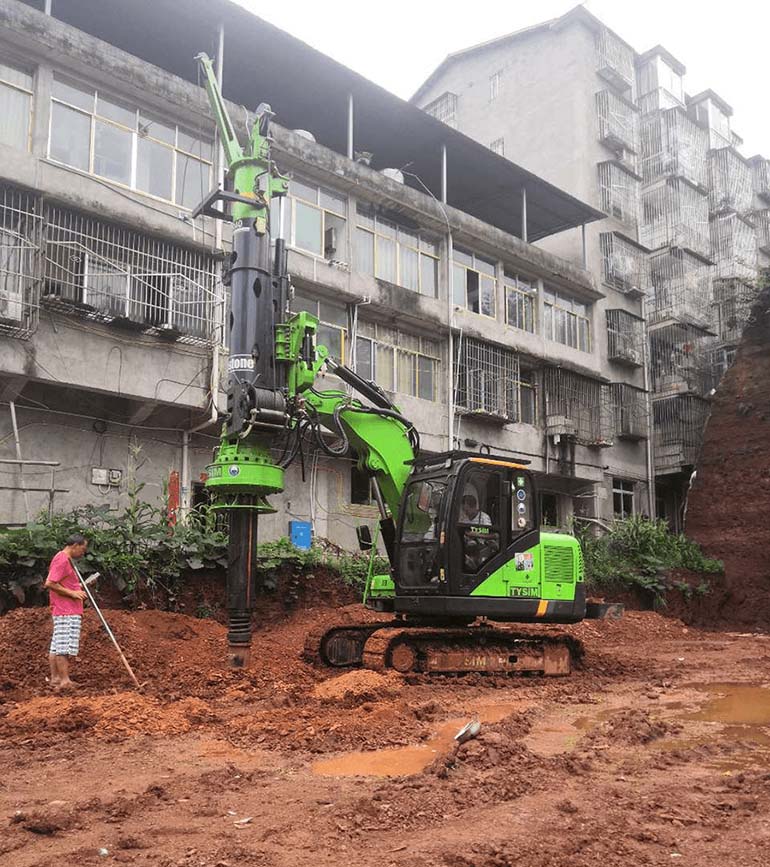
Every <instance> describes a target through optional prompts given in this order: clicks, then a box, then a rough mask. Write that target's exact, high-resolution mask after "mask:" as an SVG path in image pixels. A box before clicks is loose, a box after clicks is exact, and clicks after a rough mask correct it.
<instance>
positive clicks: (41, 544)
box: [0, 487, 389, 612]
mask: <svg viewBox="0 0 770 867" xmlns="http://www.w3.org/2000/svg"><path fill="white" fill-rule="evenodd" d="M140 493H141V487H138V488H137V489H136V490H134V491H132V493H131V495H130V498H129V505H128V507H127V508H126V509H125V510H124V511H123V512H120V513H118V512H110V511H109V510H108V509H107V508H106V507H103V506H102V507H94V506H85V507H83V508H80V509H76V510H74V511H72V512H68V513H64V514H57V515H55V516H54V518H53V520H52V521H51V523H43V522H42V519H41V521H39V522H37V523H31V524H28V525H27V526H26V527H24V528H22V529H14V530H9V529H6V530H0V612H2V611H4V610H6V609H8V608H12V607H15V606H16V605H23V604H25V603H27V604H34V603H36V602H42V601H43V594H42V593H41V588H42V585H43V583H44V581H45V577H46V574H47V571H48V564H49V563H50V561H51V558H52V557H53V555H54V554H55V553H56V552H57V551H60V550H61V549H62V548H63V547H64V543H65V540H66V539H67V537H68V536H69V535H71V534H72V533H74V532H81V533H84V534H85V535H86V536H88V538H89V540H90V545H89V551H88V553H87V554H86V555H85V557H84V558H83V560H81V561H80V562H79V563H78V568H79V570H80V571H81V572H82V573H83V574H86V575H87V574H89V573H91V572H101V574H102V575H103V576H104V577H105V578H106V579H108V580H110V581H112V582H113V583H114V585H115V586H116V587H117V589H118V590H119V591H120V592H121V593H122V594H123V595H124V596H130V595H131V594H132V593H133V592H134V591H135V590H136V589H137V588H147V589H149V590H150V592H151V593H152V592H153V591H154V590H155V588H156V587H160V588H162V590H163V591H164V593H165V595H166V597H167V598H168V600H169V601H170V602H172V603H173V601H174V597H175V596H176V595H177V593H178V591H179V589H180V586H181V582H182V581H183V578H184V574H185V573H188V572H190V571H196V570H200V569H206V570H209V571H216V570H222V571H223V570H224V569H225V568H226V567H227V544H228V538H227V533H225V532H223V531H222V530H220V529H218V528H217V516H216V512H215V511H214V510H212V509H210V508H208V507H203V508H198V509H195V510H193V511H192V512H191V514H190V516H189V518H188V520H187V522H186V523H185V524H177V525H174V526H169V524H168V521H167V518H166V511H165V510H164V509H162V508H158V507H157V506H153V505H151V504H150V503H146V502H143V501H141V500H140V499H139V494H140ZM257 557H258V562H259V566H260V569H261V572H262V575H261V577H262V585H263V587H264V589H265V590H268V591H270V590H274V589H275V587H276V585H277V578H278V575H279V574H280V572H281V571H282V570H283V569H284V568H287V567H288V568H291V569H293V570H295V571H301V570H306V569H310V568H314V567H317V566H323V567H325V568H327V569H329V570H331V571H333V572H337V573H338V574H339V575H340V577H341V578H342V579H343V580H344V581H346V582H347V583H349V584H351V585H353V586H355V587H357V588H360V589H362V588H363V587H364V585H365V583H366V577H367V574H368V570H369V559H370V558H369V557H368V556H364V555H362V554H350V553H347V552H344V551H342V550H340V549H339V548H335V547H334V546H332V545H330V544H329V543H324V542H318V543H314V545H313V547H312V548H311V549H310V550H309V551H302V550H300V549H298V548H295V547H294V545H292V544H291V542H290V541H289V540H288V539H280V540H279V541H277V542H266V543H263V544H260V545H259V547H258V549H257ZM373 568H374V569H375V571H386V572H387V571H388V568H389V566H388V563H387V561H386V560H384V559H383V558H381V557H375V560H374V564H373Z"/></svg>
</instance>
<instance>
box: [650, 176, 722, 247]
mask: <svg viewBox="0 0 770 867" xmlns="http://www.w3.org/2000/svg"><path fill="white" fill-rule="evenodd" d="M640 241H641V243H642V244H643V245H644V246H645V247H648V248H649V249H650V250H657V249H658V248H660V247H681V248H683V249H685V250H691V251H692V252H694V253H696V254H698V255H700V256H704V257H708V256H709V255H710V253H711V235H710V233H709V203H708V197H707V196H706V195H704V194H703V193H701V192H700V191H699V190H698V189H696V188H695V187H694V186H692V184H689V183H687V182H686V181H685V180H683V179H682V178H669V179H668V180H666V181H661V182H660V183H658V184H655V185H654V186H651V187H649V188H647V189H645V190H644V191H643V192H642V221H641V227H640Z"/></svg>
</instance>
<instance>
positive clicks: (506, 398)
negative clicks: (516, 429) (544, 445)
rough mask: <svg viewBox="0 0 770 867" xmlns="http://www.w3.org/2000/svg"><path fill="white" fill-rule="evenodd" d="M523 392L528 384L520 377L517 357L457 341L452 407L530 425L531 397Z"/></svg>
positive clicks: (487, 345) (498, 349)
mask: <svg viewBox="0 0 770 867" xmlns="http://www.w3.org/2000/svg"><path fill="white" fill-rule="evenodd" d="M527 389H532V380H531V377H530V376H528V375H526V374H524V375H522V371H521V366H520V363H519V355H518V353H516V352H514V351H513V350H511V349H506V348H505V347H503V346H498V345H497V344H493V343H485V342H483V341H481V340H474V339H473V338H465V337H464V338H461V339H460V340H459V341H458V350H457V391H456V395H455V404H456V406H457V408H458V410H459V411H461V412H462V411H464V412H466V413H472V414H473V415H476V416H482V417H487V418H490V419H497V420H499V421H502V422H516V421H526V422H527V423H530V424H534V417H533V418H532V419H531V420H530V418H529V417H530V416H533V415H534V412H533V410H532V409H531V405H530V401H531V400H533V399H534V397H533V395H534V393H533V392H531V391H527ZM523 390H524V391H526V394H525V395H524V397H523V399H522V391H523ZM525 404H526V407H525Z"/></svg>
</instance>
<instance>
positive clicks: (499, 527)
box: [448, 462, 511, 596]
mask: <svg viewBox="0 0 770 867" xmlns="http://www.w3.org/2000/svg"><path fill="white" fill-rule="evenodd" d="M448 523H449V533H450V545H449V576H448V577H449V580H448V584H449V593H450V594H451V595H452V596H468V595H469V594H470V593H471V592H472V591H473V589H474V588H475V587H477V586H478V585H479V584H480V583H481V582H482V581H483V580H484V579H485V578H486V577H487V576H488V575H489V574H490V573H491V571H493V570H494V568H496V566H495V564H496V563H498V562H499V561H500V557H501V555H502V554H503V553H504V552H505V549H506V547H507V542H508V528H509V526H510V523H511V485H510V482H509V481H508V470H507V468H504V467H499V466H494V465H487V464H484V463H473V462H468V463H467V464H466V465H465V466H464V467H463V468H462V470H461V471H460V474H459V476H458V478H457V481H456V483H455V488H454V496H453V503H452V509H451V514H450V518H449V522H448Z"/></svg>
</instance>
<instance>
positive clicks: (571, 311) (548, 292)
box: [543, 289, 593, 352]
mask: <svg viewBox="0 0 770 867" xmlns="http://www.w3.org/2000/svg"><path fill="white" fill-rule="evenodd" d="M575 305H578V307H583V308H585V311H586V312H585V313H581V312H580V311H579V310H576V309H575ZM549 310H550V313H549ZM543 311H544V314H545V315H544V317H543V333H544V336H545V337H546V338H547V339H548V340H552V341H553V342H554V343H559V344H560V345H562V346H570V347H571V348H572V349H577V350H578V351H579V352H591V347H592V345H593V334H592V329H591V305H590V304H587V303H584V302H582V301H578V300H577V299H573V298H570V297H569V296H568V295H562V294H561V293H560V292H557V291H555V290H553V289H544V290H543ZM557 316H564V317H565V326H566V331H567V337H568V338H569V336H570V334H571V333H574V335H575V339H574V342H572V341H570V340H569V339H568V340H559V338H558V336H557V335H558V328H557ZM581 322H582V323H585V335H586V345H585V347H583V346H581V345H580V343H581V338H580V334H581V331H580V323H581Z"/></svg>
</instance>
